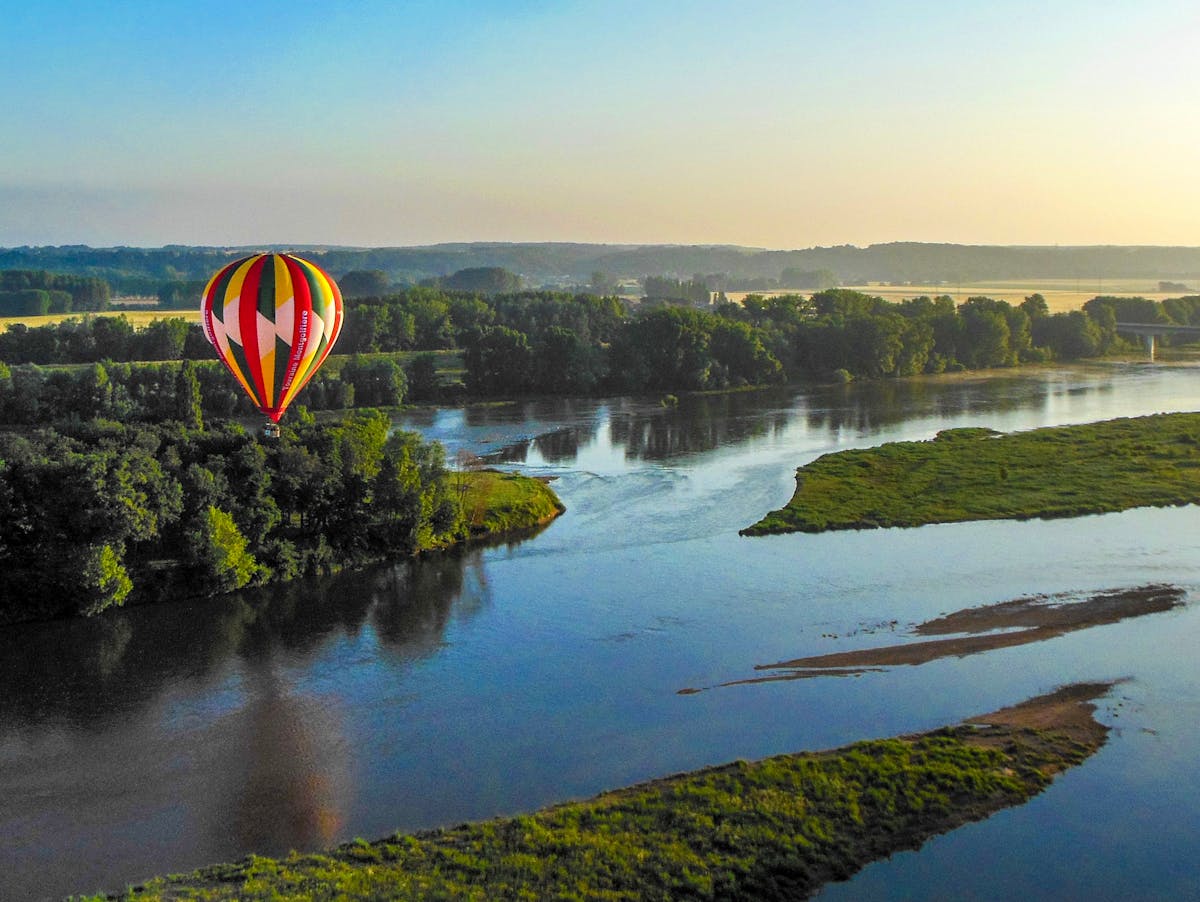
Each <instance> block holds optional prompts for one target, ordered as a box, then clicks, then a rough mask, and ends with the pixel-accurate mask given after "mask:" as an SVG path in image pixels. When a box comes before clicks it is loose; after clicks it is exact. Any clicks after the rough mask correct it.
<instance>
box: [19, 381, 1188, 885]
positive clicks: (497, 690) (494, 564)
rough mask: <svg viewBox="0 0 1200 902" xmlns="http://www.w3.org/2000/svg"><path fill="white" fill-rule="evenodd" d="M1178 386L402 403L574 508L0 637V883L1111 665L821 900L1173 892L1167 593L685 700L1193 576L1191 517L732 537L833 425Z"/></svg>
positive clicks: (819, 735)
mask: <svg viewBox="0 0 1200 902" xmlns="http://www.w3.org/2000/svg"><path fill="white" fill-rule="evenodd" d="M1196 407H1200V370H1197V369H1193V368H1189V367H1178V366H1177V367H1172V366H1132V365H1131V366H1111V367H1095V368H1087V369H1077V370H1069V371H1068V370H1062V371H1059V370H1055V371H1047V372H1041V373H1023V374H1017V375H1012V376H1006V377H1001V378H991V379H977V378H945V379H934V380H924V381H922V380H914V381H907V382H887V383H878V384H872V385H863V386H855V385H850V386H836V387H828V388H821V389H815V390H812V391H807V392H800V391H795V390H786V391H779V392H768V393H748V394H737V395H719V396H709V397H700V398H685V399H683V400H682V401H681V403H680V405H679V406H678V407H677V408H664V407H661V406H659V405H657V404H655V403H650V402H640V401H636V400H630V399H609V400H604V401H586V402H572V401H562V400H553V401H539V402H531V403H526V404H517V405H504V406H495V407H485V408H472V409H469V410H445V411H422V412H419V413H416V414H414V415H413V416H411V417H408V418H406V419H405V420H404V421H403V422H402V423H401V424H400V425H402V426H404V427H406V428H415V429H419V430H420V431H422V432H423V433H425V434H426V435H429V436H431V437H434V438H438V439H440V440H442V441H443V442H445V443H446V444H447V446H448V450H449V453H450V455H452V456H453V455H454V454H455V453H456V452H458V451H459V450H464V451H468V452H470V453H471V454H474V455H479V456H483V457H487V458H489V459H491V460H495V461H502V462H506V463H508V464H519V465H520V466H521V467H522V468H523V469H526V470H529V471H533V472H538V473H545V474H548V475H552V476H555V477H556V478H557V479H556V482H555V483H554V485H555V488H556V489H557V491H558V492H559V494H560V495H561V496H562V498H563V500H564V501H565V503H566V504H567V507H568V512H567V514H565V515H564V516H563V517H562V518H561V519H560V520H559V521H557V522H556V523H554V524H553V525H551V527H550V528H549V529H547V530H546V531H545V532H544V533H542V534H541V535H539V536H537V537H536V538H534V539H531V540H529V541H526V542H523V543H520V544H516V545H512V546H507V547H500V548H492V549H486V550H479V549H477V550H474V551H471V552H469V553H464V554H454V555H445V556H440V557H436V558H430V559H428V560H425V561H422V562H418V563H416V564H413V565H408V564H398V565H396V566H389V567H383V568H379V569H376V570H372V571H368V572H364V573H356V574H348V575H344V576H342V577H340V578H337V579H334V580H329V581H327V582H324V583H322V584H320V585H317V586H303V585H292V586H285V587H280V588H275V589H272V590H271V591H270V592H257V593H245V594H242V595H240V596H235V597H231V598H227V599H220V600H216V601H212V602H207V603H203V604H188V605H164V606H158V607H153V608H144V609H138V610H127V611H120V612H116V613H115V614H113V615H112V616H108V617H105V618H102V619H100V620H96V621H86V622H84V621H80V622H64V623H54V624H41V625H34V626H27V627H22V628H15V629H9V630H7V631H6V632H5V633H4V635H2V636H0V679H2V680H3V685H4V687H5V688H4V691H3V693H0V897H4V898H8V897H16V898H25V897H38V896H41V895H44V896H54V895H58V894H62V893H65V892H70V891H79V890H90V889H95V888H99V887H108V888H113V887H119V886H120V885H122V884H123V883H125V882H127V881H131V880H136V879H138V878H140V877H145V876H148V875H150V874H153V873H157V872H165V871H179V870H183V869H186V868H190V867H193V866H198V865H201V864H205V863H209V862H212V861H217V860H224V859H230V858H234V857H238V856H241V855H243V854H246V853H247V852H249V851H256V852H261V853H265V854H274V853H282V852H286V851H287V850H288V849H289V848H301V849H313V848H319V847H322V846H325V845H328V844H331V843H334V842H338V841H342V840H345V839H348V838H351V837H353V836H376V835H381V834H383V833H386V832H387V831H389V830H392V829H397V828H405V829H407V828H416V827H422V826H430V825H435V824H443V823H451V822H456V821H459V820H462V819H465V818H474V817H483V816H488V815H493V814H496V813H502V812H512V811H518V810H527V809H530V808H533V807H536V806H538V805H540V804H544V803H547V802H551V801H555V800H561V799H563V798H568V797H572V796H581V795H587V794H590V793H593V792H596V791H598V790H600V789H603V788H607V787H611V786H616V785H621V784H625V783H629V782H632V781H634V780H639V779H644V778H647V777H652V776H656V775H661V774H664V773H669V772H673V771H678V770H681V769H685V768H691V767H696V766H700V765H703V764H706V763H713V762H717V761H724V760H728V759H731V758H735V757H759V756H762V755H766V754H772V753H776V752H781V751H789V750H795V749H800V748H820V747H828V746H832V745H837V744H840V743H843V742H847V741H850V740H853V739H858V738H863V737H866V736H877V735H890V734H894V733H898V732H903V731H911V730H916V729H922V728H926V727H930V726H933V725H936V724H939V723H943V722H947V721H951V720H955V719H958V718H961V717H963V716H966V715H968V714H972V713H977V712H979V711H984V710H989V709H991V708H994V707H998V706H1000V705H1003V704H1007V703H1011V702H1013V701H1016V700H1018V699H1020V698H1023V697H1026V696H1029V695H1032V694H1035V693H1037V692H1040V691H1044V690H1046V689H1049V688H1052V687H1053V686H1056V685H1058V684H1061V683H1063V682H1068V681H1072V680H1077V679H1112V678H1115V677H1122V676H1128V677H1131V678H1132V679H1131V681H1130V682H1129V683H1126V684H1124V685H1123V686H1122V688H1121V690H1120V693H1119V697H1114V700H1113V701H1112V702H1111V704H1110V707H1109V710H1108V713H1107V714H1106V715H1105V716H1107V717H1109V718H1111V719H1112V722H1113V723H1114V724H1116V725H1118V726H1120V727H1122V729H1121V730H1120V731H1119V732H1117V733H1116V734H1114V738H1113V741H1112V743H1111V744H1110V745H1109V747H1108V748H1106V749H1105V750H1104V751H1103V752H1102V753H1101V754H1100V755H1099V756H1098V757H1097V758H1096V759H1093V761H1092V762H1090V763H1089V764H1088V765H1087V766H1085V767H1084V768H1081V769H1080V770H1079V771H1077V772H1075V773H1072V774H1071V775H1068V778H1067V779H1065V780H1063V781H1061V782H1060V783H1059V784H1056V785H1055V787H1054V788H1053V789H1052V790H1051V791H1050V792H1048V793H1046V794H1045V795H1044V796H1042V797H1040V798H1039V799H1038V800H1036V801H1035V802H1034V803H1033V804H1031V805H1029V806H1026V807H1024V808H1022V809H1019V810H1017V811H1012V812H1007V813H1005V814H1004V815H1001V816H999V817H996V818H992V819H991V820H989V821H987V822H985V823H983V824H979V825H975V826H973V827H970V828H967V829H966V830H963V831H958V832H956V833H955V834H952V835H950V836H947V837H943V838H941V839H939V840H938V841H936V842H935V843H933V844H932V845H931V846H930V847H928V848H927V849H926V850H923V851H921V852H920V853H918V854H913V855H908V856H900V857H898V858H897V859H895V860H893V861H891V862H886V863H883V864H882V865H879V866H876V867H874V868H872V869H869V870H868V871H867V872H865V873H864V874H863V875H862V877H860V878H859V881H858V882H856V883H851V884H850V885H849V886H848V887H844V888H839V889H834V890H831V893H836V892H839V891H840V892H847V893H849V896H848V897H850V898H853V897H856V893H857V894H859V895H860V896H861V895H865V896H870V897H888V896H894V897H896V898H903V897H907V896H911V897H913V898H927V897H930V896H937V895H943V896H944V895H947V894H949V895H959V896H961V895H967V896H972V895H973V896H976V897H979V898H997V899H999V898H1011V895H1012V894H1013V892H1020V893H1022V894H1024V895H1027V896H1032V897H1036V898H1060V897H1062V895H1063V894H1064V888H1065V889H1066V891H1067V894H1069V895H1081V894H1084V893H1090V894H1091V895H1094V896H1096V897H1098V898H1103V897H1111V896H1112V895H1113V894H1114V893H1115V894H1117V895H1121V894H1122V893H1123V892H1125V891H1128V890H1130V889H1139V890H1141V891H1142V892H1141V893H1140V894H1141V895H1159V896H1171V895H1179V894H1180V892H1181V890H1183V889H1184V888H1185V887H1191V886H1194V885H1195V882H1196V879H1197V877H1198V876H1200V866H1196V865H1194V864H1193V863H1192V861H1191V858H1192V855H1191V851H1192V849H1191V845H1192V842H1191V838H1192V837H1194V836H1195V835H1196V832H1195V829H1196V827H1197V826H1200V824H1197V823H1196V819H1197V815H1196V814H1194V812H1197V811H1200V804H1197V803H1200V780H1198V779H1197V767H1196V760H1195V752H1194V749H1195V748H1196V747H1197V742H1198V741H1200V728H1198V727H1197V724H1200V716H1198V715H1200V710H1197V705H1198V702H1197V699H1198V698H1200V693H1197V692H1196V689H1197V688H1198V685H1197V684H1198V682H1200V677H1198V674H1197V665H1196V663H1195V659H1194V654H1193V653H1192V649H1193V648H1194V645H1195V641H1196V638H1197V636H1198V631H1200V623H1198V622H1197V621H1198V618H1197V615H1196V613H1195V611H1196V610H1197V609H1196V607H1195V606H1193V605H1189V606H1188V607H1186V608H1185V609H1184V610H1182V611H1180V612H1177V613H1173V614H1167V615H1155V616H1152V617H1147V618H1144V620H1143V622H1138V623H1123V624H1115V625H1112V626H1108V627H1102V628H1098V629H1095V630H1088V631H1084V632H1081V633H1078V634H1073V635H1071V636H1067V637H1063V638H1062V639H1061V640H1055V641H1053V642H1047V643H1043V644H1042V645H1040V646H1037V647H1026V648H1017V649H1007V650H1004V651H1000V652H996V653H994V654H987V655H978V656H974V657H973V658H970V659H962V660H957V659H954V660H948V661H942V662H937V663H933V664H930V665H927V666H925V667H922V668H902V669H898V670H895V671H891V672H888V673H882V674H867V675H865V676H863V677H860V678H856V679H843V680H806V681H800V682H797V683H787V684H773V685H769V686H745V687H734V688H731V689H727V690H722V691H721V692H713V693H704V694H701V695H697V696H679V695H676V690H678V689H680V688H683V687H686V686H698V685H713V684H716V683H719V682H723V681H726V680H729V679H735V678H738V677H740V676H743V675H745V673H746V672H747V671H748V670H749V669H750V668H751V667H752V666H753V665H754V664H757V663H762V662H765V661H772V660H779V659H783V658H792V657H797V656H800V655H806V654H820V653H826V652H830V651H840V650H845V649H849V648H855V647H860V646H864V645H870V644H877V639H878V637H872V635H871V634H870V630H871V625H872V624H877V623H879V622H880V621H890V620H893V619H896V620H898V621H899V622H900V624H901V625H905V624H908V623H912V622H916V621H919V620H923V619H927V618H928V617H931V616H936V615H937V614H939V613H942V612H944V611H949V610H955V609H958V608H962V607H967V606H971V605H976V604H983V603H989V602H996V601H1001V600H1004V599H1007V598H1011V597H1016V596H1019V595H1025V594H1031V593H1036V592H1058V591H1066V590H1074V589H1077V590H1084V591H1086V590H1091V589H1100V588H1106V587H1114V586H1124V585H1132V584H1136V583H1141V582H1149V581H1169V582H1175V583H1178V584H1181V585H1184V586H1185V587H1187V588H1189V589H1190V590H1191V589H1194V588H1195V587H1197V586H1200V554H1198V552H1200V530H1198V529H1197V517H1196V511H1195V509H1194V508H1180V509H1170V510H1161V511H1158V510H1149V511H1133V512H1128V513H1126V514H1120V515H1109V516H1103V517H1089V518H1084V519H1081V520H1072V521H1048V522H1036V521H1035V522H1029V523H986V524H965V525H958V526H948V527H946V526H943V527H926V528H924V529H918V530H889V531H875V532H862V533H835V534H829V535H824V536H780V537H769V538H762V539H741V538H739V537H738V536H737V534H736V533H737V529H738V528H740V527H742V526H745V525H746V524H748V523H750V522H752V521H753V520H754V519H756V518H757V517H758V516H759V515H761V514H762V513H763V512H764V511H766V510H768V509H769V508H772V507H778V506H779V505H780V504H782V503H783V502H784V501H785V500H786V499H787V497H788V496H789V494H790V491H791V486H792V478H793V476H792V474H793V471H794V468H795V466H796V465H797V464H800V463H803V462H805V461H807V460H811V459H812V458H814V457H816V456H818V455H820V454H822V453H825V452H827V451H831V450H836V449H838V448H844V447H851V446H861V445H868V444H875V443H878V442H880V441H886V440H892V439H907V438H925V437H929V436H931V435H933V434H934V433H935V432H936V431H937V430H939V429H942V428H947V427H950V426H961V425H975V424H978V425H987V426H992V427H994V428H999V429H1019V428H1028V427H1032V426H1036V425H1040V424H1044V423H1062V422H1080V421H1086V420H1092V419H1098V418H1102V417H1108V416H1120V415H1129V414H1137V413H1148V412H1154V411H1158V410H1174V409H1194V408H1196ZM831 636H836V637H837V638H830V637H831ZM1118 704H1119V705H1120V707H1117V705H1118ZM1101 800H1103V801H1101ZM1108 800H1115V801H1114V803H1113V804H1111V805H1110V804H1109V803H1108ZM1098 806H1099V807H1103V808H1104V811H1103V816H1100V815H1099V812H1098V811H1097V808H1098ZM1148 823H1153V824H1155V825H1156V829H1155V830H1154V831H1152V832H1150V831H1147V830H1146V825H1147V824H1148ZM1098 824H1102V825H1103V827H1102V828H1101V827H1098V826H1097V825H1098ZM1047 835H1052V836H1053V837H1054V842H1053V843H1047V842H1046V841H1045V837H1046V836H1047ZM1148 837H1153V840H1154V841H1153V842H1151V841H1150V839H1149V838H1148ZM1064 856H1066V857H1067V860H1069V859H1071V858H1073V861H1074V865H1075V866H1072V867H1065V866H1064V864H1063V861H1064ZM1081 860H1086V861H1088V862H1090V863H1092V866H1090V867H1089V868H1080V867H1078V866H1077V865H1078V862H1079V861H1081ZM1106 862H1107V863H1106ZM967 872H969V873H967ZM947 887H953V888H954V892H949V891H948V890H947ZM964 887H965V889H964ZM1147 888H1148V889H1147ZM1136 894H1139V893H1135V895H1136Z"/></svg>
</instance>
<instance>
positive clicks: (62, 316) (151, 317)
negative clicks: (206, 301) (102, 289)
mask: <svg viewBox="0 0 1200 902" xmlns="http://www.w3.org/2000/svg"><path fill="white" fill-rule="evenodd" d="M85 316H124V317H125V318H126V319H127V320H129V322H130V324H132V325H133V327H134V328H135V329H143V328H145V327H146V326H148V325H150V323H152V322H154V321H155V320H156V319H186V320H187V321H188V322H193V323H198V322H200V305H199V304H197V305H196V309H195V310H192V309H188V310H158V309H155V310H104V311H102V312H96V311H86V312H81V313H49V314H47V315H45V316H0V332H3V331H4V330H5V329H7V328H8V327H9V326H11V325H13V324H14V323H24V324H25V325H26V326H29V327H30V328H31V329H32V328H34V327H36V326H50V325H54V324H55V323H61V322H62V321H63V320H68V319H81V318H83V317H85Z"/></svg>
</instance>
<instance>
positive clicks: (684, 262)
mask: <svg viewBox="0 0 1200 902" xmlns="http://www.w3.org/2000/svg"><path fill="white" fill-rule="evenodd" d="M269 249H271V248H259V247H254V248H205V247H164V248H128V247H119V248H90V247H84V246H68V247H18V248H7V249H0V269H25V270H42V269H44V270H52V271H55V272H68V273H74V274H76V275H85V276H97V277H99V278H102V279H105V280H106V281H107V282H108V283H109V284H110V285H111V286H112V288H113V290H114V291H115V292H116V293H117V294H140V295H155V294H157V293H158V291H159V289H160V287H161V286H163V284H164V283H168V282H203V281H204V280H206V279H208V278H209V276H211V275H212V274H213V273H214V272H216V271H217V270H218V269H220V268H221V267H222V266H223V265H224V264H226V263H228V262H230V261H232V260H234V259H236V258H237V257H240V256H245V255H247V254H249V253H258V252H261V251H264V250H269ZM274 249H277V250H289V251H292V252H295V253H299V254H300V255H301V256H305V257H309V258H311V259H312V260H313V261H314V262H316V263H318V264H319V265H320V266H321V267H322V268H323V269H325V270H326V271H327V272H329V273H330V274H331V275H333V276H334V277H335V278H337V277H338V276H340V275H343V274H347V273H350V272H352V271H379V272H382V273H384V274H385V276H386V278H387V280H388V281H389V284H391V285H417V284H420V283H421V282H422V280H426V279H440V278H443V277H446V276H448V275H450V274H451V273H455V272H459V271H462V270H467V269H485V268H498V269H505V270H508V271H510V272H513V273H518V274H520V275H521V276H522V277H523V278H524V279H525V281H526V282H527V283H529V284H534V285H539V284H555V285H565V284H574V285H584V284H588V281H589V278H590V276H591V275H592V274H593V273H596V272H602V273H607V274H608V275H609V276H611V277H612V278H615V279H641V278H644V277H645V276H647V275H651V274H661V275H665V276H669V277H672V278H682V279H686V278H688V277H690V276H691V274H693V273H723V274H725V276H726V277H727V278H728V279H729V283H728V285H727V286H726V287H727V288H735V286H739V285H740V286H745V288H746V289H762V290H766V289H768V288H776V287H779V288H789V287H790V288H795V289H798V290H812V289H823V288H826V287H830V285H832V284H836V282H840V283H841V284H862V283H864V282H866V281H885V282H902V283H905V282H911V283H918V284H930V283H938V282H945V283H947V284H949V283H955V282H971V281H981V280H993V279H1085V280H1092V279H1097V278H1104V279H1122V278H1124V279H1130V278H1143V279H1152V280H1168V281H1169V280H1174V281H1177V282H1178V281H1181V280H1190V279H1193V278H1195V277H1197V276H1198V275H1200V248H1196V247H1115V246H1095V247H988V246H977V245H961V244H923V243H919V242H895V243H891V244H875V245H871V246H869V247H864V248H860V247H854V246H852V245H841V246H837V247H813V248H806V249H803V250H787V251H769V250H762V249H760V248H746V247H736V246H728V245H723V246H674V245H672V246H664V245H603V244H565V243H545V244H496V243H486V244H485V243H475V244H442V245H432V246H427V247H409V248H337V247H332V248H330V247H310V248H304V247H286V248H284V247H278V248H274ZM789 271H790V273H789ZM795 273H805V274H811V273H828V274H831V276H832V278H833V279H835V280H836V282H827V283H826V284H821V283H820V282H818V283H817V284H812V282H811V277H810V276H805V277H804V279H805V284H795V283H794V281H793V279H794V276H793V275H792V274H795ZM755 280H765V281H763V282H756V281H755ZM771 282H774V283H775V284H770V283H771Z"/></svg>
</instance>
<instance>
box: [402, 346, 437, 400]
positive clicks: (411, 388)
mask: <svg viewBox="0 0 1200 902" xmlns="http://www.w3.org/2000/svg"><path fill="white" fill-rule="evenodd" d="M404 374H405V376H406V377H407V379H408V396H409V398H411V399H412V400H413V401H436V400H437V398H438V391H439V389H440V388H441V380H440V379H439V378H438V373H437V357H436V356H435V355H433V354H418V355H417V356H416V357H414V358H413V359H412V360H410V361H409V363H408V365H407V366H406V367H405V369H404Z"/></svg>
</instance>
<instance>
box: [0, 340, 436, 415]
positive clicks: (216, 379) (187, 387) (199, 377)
mask: <svg viewBox="0 0 1200 902" xmlns="http://www.w3.org/2000/svg"><path fill="white" fill-rule="evenodd" d="M337 363H340V364H341V365H340V368H339V367H338V366H337V365H336V364H332V363H331V365H329V366H327V367H326V368H325V369H323V370H322V371H321V372H319V373H318V374H317V376H316V378H315V379H314V380H313V381H312V382H310V383H309V384H308V386H307V387H306V388H305V389H304V391H303V392H302V394H301V395H300V400H301V404H302V406H303V408H307V409H311V410H347V409H352V408H357V407H396V406H398V405H400V404H403V403H404V402H405V400H406V399H407V398H408V397H409V388H408V377H407V374H406V372H405V370H404V368H403V367H402V366H401V365H400V364H399V363H398V362H396V361H395V360H394V359H391V358H389V357H386V356H377V357H369V358H368V357H357V356H356V357H351V358H349V359H347V360H344V361H338V362H337ZM411 366H412V370H413V372H414V376H415V379H416V380H417V386H418V390H420V391H425V392H427V394H425V395H424V396H419V395H416V394H415V393H414V396H416V397H417V399H418V400H421V399H424V400H434V399H435V398H436V388H433V389H430V387H429V380H430V378H431V376H430V374H429V373H428V363H427V362H426V361H422V359H421V358H417V359H416V360H414V361H413V362H412V364H411ZM421 379H424V380H425V382H424V383H421V382H420V381H419V380H421ZM256 415H257V408H255V407H254V405H253V404H252V403H251V402H250V399H249V398H248V397H247V396H246V394H245V393H244V392H243V391H242V389H241V386H239V385H238V384H237V383H236V382H235V381H234V379H233V378H232V377H231V376H230V375H229V373H228V372H227V371H226V370H225V368H224V367H223V366H221V365H220V364H219V363H217V362H216V361H204V362H200V363H197V362H194V361H191V360H187V361H183V362H182V363H114V362H112V361H105V362H104V363H93V364H90V365H86V366H82V367H71V368H64V367H55V368H51V367H40V366H37V365H36V364H21V365H18V366H14V367H9V366H7V365H5V364H3V363H0V423H2V424H5V425H14V426H40V425H52V424H60V423H62V422H64V421H70V422H78V421H81V420H89V419H92V418H95V417H100V418H103V419H110V420H116V421H118V422H122V423H160V422H163V421H165V420H179V421H181V422H183V423H186V424H188V425H193V426H199V425H201V424H202V423H203V422H204V421H205V418H209V419H212V418H223V417H254V416H256Z"/></svg>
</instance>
